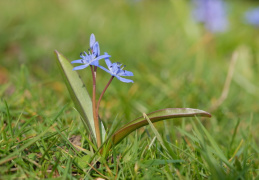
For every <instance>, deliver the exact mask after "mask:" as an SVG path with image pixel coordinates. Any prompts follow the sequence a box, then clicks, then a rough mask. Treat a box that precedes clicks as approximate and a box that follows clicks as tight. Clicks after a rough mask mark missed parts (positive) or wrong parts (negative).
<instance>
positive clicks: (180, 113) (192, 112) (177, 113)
mask: <svg viewBox="0 0 259 180" xmlns="http://www.w3.org/2000/svg"><path fill="white" fill-rule="evenodd" d="M147 116H148V117H149V119H150V121H151V122H152V123H154V122H158V121H161V120H165V119H172V118H181V117H194V116H203V117H211V115H210V114H209V113H208V112H205V111H202V110H199V109H190V108H167V109H161V110H158V111H154V112H152V113H149V114H147ZM146 125H148V121H147V120H146V119H145V118H144V117H139V118H137V119H135V120H133V121H131V122H129V123H128V124H126V125H124V126H123V127H121V128H120V129H119V130H117V131H116V132H115V133H114V134H113V135H112V136H111V141H112V142H109V144H108V146H110V145H111V143H112V144H117V143H119V142H120V141H121V140H122V139H123V138H125V137H126V136H127V135H129V134H130V133H131V132H132V131H134V130H136V129H138V128H140V127H143V126H146Z"/></svg>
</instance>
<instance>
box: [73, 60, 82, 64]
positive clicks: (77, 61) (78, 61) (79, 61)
mask: <svg viewBox="0 0 259 180" xmlns="http://www.w3.org/2000/svg"><path fill="white" fill-rule="evenodd" d="M71 63H72V64H73V63H81V64H84V60H83V59H78V60H74V61H72V62H71Z"/></svg>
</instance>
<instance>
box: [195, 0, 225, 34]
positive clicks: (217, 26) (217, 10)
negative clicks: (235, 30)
mask: <svg viewBox="0 0 259 180" xmlns="http://www.w3.org/2000/svg"><path fill="white" fill-rule="evenodd" d="M225 8H226V5H225V3H224V2H223V0H193V11H192V14H193V17H194V19H195V20H196V21H197V22H201V23H204V25H205V27H206V29H207V30H209V31H210V32H212V33H217V32H224V31H226V30H227V28H228V20H227V15H226V10H225Z"/></svg>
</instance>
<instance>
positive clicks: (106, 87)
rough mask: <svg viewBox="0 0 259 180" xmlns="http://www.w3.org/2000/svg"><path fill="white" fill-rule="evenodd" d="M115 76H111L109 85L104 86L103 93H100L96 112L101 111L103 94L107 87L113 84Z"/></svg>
mask: <svg viewBox="0 0 259 180" xmlns="http://www.w3.org/2000/svg"><path fill="white" fill-rule="evenodd" d="M113 78H114V76H112V77H111V79H110V80H109V82H108V83H107V85H106V86H105V88H104V90H103V92H102V94H101V95H100V98H99V100H98V103H97V108H96V113H97V114H98V112H99V106H100V102H101V99H102V97H103V95H104V93H105V91H106V89H107V88H108V87H109V85H110V84H111V82H112V80H113Z"/></svg>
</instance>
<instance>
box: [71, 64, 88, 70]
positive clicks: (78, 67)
mask: <svg viewBox="0 0 259 180" xmlns="http://www.w3.org/2000/svg"><path fill="white" fill-rule="evenodd" d="M87 66H89V64H85V65H81V66H77V67H74V68H73V70H74V71H76V70H80V69H84V68H86V67H87Z"/></svg>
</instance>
